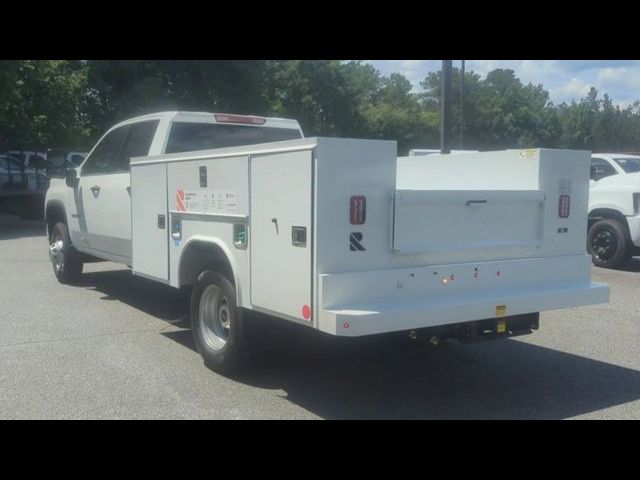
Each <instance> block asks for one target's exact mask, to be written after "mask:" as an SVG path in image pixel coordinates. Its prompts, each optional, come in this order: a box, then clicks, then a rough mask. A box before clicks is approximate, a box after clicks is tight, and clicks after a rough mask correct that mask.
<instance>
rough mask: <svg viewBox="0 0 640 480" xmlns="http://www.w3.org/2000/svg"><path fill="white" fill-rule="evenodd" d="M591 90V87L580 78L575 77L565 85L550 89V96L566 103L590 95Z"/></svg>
mask: <svg viewBox="0 0 640 480" xmlns="http://www.w3.org/2000/svg"><path fill="white" fill-rule="evenodd" d="M590 89H591V85H589V84H587V83H585V82H584V81H583V80H581V79H579V78H576V77H573V78H572V79H571V80H569V82H567V83H566V84H565V85H562V86H561V87H558V88H551V89H549V95H550V96H551V98H554V99H555V100H556V101H558V102H564V101H570V100H574V99H578V98H582V97H584V96H585V95H586V94H587V93H589V90H590Z"/></svg>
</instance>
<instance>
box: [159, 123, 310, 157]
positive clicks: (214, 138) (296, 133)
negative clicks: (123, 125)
mask: <svg viewBox="0 0 640 480" xmlns="http://www.w3.org/2000/svg"><path fill="white" fill-rule="evenodd" d="M299 138H302V134H301V133H300V130H298V129H297V128H281V127H263V126H255V125H230V124H222V123H195V122H187V121H175V122H173V123H172V124H171V130H170V133H169V139H168V141H167V146H166V149H165V153H180V152H191V151H196V150H209V149H213V148H226V147H238V146H242V145H256V144H260V143H270V142H279V141H283V140H294V139H299Z"/></svg>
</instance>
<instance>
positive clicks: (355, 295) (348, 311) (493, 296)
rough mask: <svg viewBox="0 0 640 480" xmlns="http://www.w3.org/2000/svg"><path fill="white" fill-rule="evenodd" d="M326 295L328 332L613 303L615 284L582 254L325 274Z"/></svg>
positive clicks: (324, 326)
mask: <svg viewBox="0 0 640 480" xmlns="http://www.w3.org/2000/svg"><path fill="white" fill-rule="evenodd" d="M585 264H586V267H587V268H585ZM476 269H478V270H476ZM434 272H435V273H434ZM451 272H453V273H451ZM498 272H500V273H499V274H498ZM475 273H479V275H477V276H475ZM412 275H413V276H412ZM452 276H453V280H451V277H452ZM445 277H446V278H447V279H448V281H447V282H446V283H445V282H443V279H444V278H445ZM483 277H487V279H486V280H485V281H483V280H482V279H481V278H483ZM345 291H347V292H350V294H349V295H345V294H344V292H345ZM347 298H350V299H351V300H350V301H341V299H342V300H346V299H347ZM320 301H321V305H323V308H322V309H321V310H320V314H319V328H320V330H322V331H324V332H327V333H330V334H333V335H340V336H362V335H371V334H376V333H386V332H394V331H402V330H413V329H419V328H426V327H434V326H442V325H449V324H454V323H462V322H471V321H475V320H483V319H488V318H495V317H500V316H513V315H521V314H527V313H534V312H541V311H546V310H556V309H561V308H568V307H577V306H582V305H593V304H599V303H607V302H608V301H609V287H608V286H607V285H605V284H601V283H591V282H590V260H589V257H588V256H586V255H580V256H576V257H558V258H555V259H553V258H552V259H525V260H511V261H505V262H484V263H478V264H462V265H444V266H438V267H421V268H418V269H405V268H403V269H394V270H382V271H373V272H371V271H370V272H355V273H342V274H335V275H321V276H320Z"/></svg>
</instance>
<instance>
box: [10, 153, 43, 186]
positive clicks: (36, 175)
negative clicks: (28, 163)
mask: <svg viewBox="0 0 640 480" xmlns="http://www.w3.org/2000/svg"><path fill="white" fill-rule="evenodd" d="M46 186H47V178H46V175H45V174H44V172H43V171H37V170H35V169H33V168H25V166H24V164H23V163H22V161H20V160H19V159H17V158H15V157H12V156H11V155H0V189H2V190H4V191H18V190H39V189H42V190H44V189H45V188H46Z"/></svg>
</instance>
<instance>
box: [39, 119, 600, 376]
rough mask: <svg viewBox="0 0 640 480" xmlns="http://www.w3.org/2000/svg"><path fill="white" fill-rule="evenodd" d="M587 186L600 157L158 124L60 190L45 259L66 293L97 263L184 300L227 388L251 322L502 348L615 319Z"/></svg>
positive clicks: (105, 147)
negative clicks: (571, 319)
mask: <svg viewBox="0 0 640 480" xmlns="http://www.w3.org/2000/svg"><path fill="white" fill-rule="evenodd" d="M588 182H589V154H588V152H578V151H568V150H547V149H531V150H512V151H504V152H483V153H469V154H465V155H428V156H412V157H406V158H397V144H396V142H394V141H382V140H360V139H345V138H322V137H318V138H315V137H314V138H303V135H302V132H301V130H300V126H299V125H298V123H297V122H296V121H294V120H285V119H274V118H262V117H253V116H239V115H227V114H208V113H198V114H193V113H175V112H173V113H161V114H156V115H149V116H145V117H140V118H136V119H133V120H129V121H126V122H123V123H121V124H118V125H117V126H115V127H114V128H112V129H111V130H109V132H107V134H106V135H105V136H104V137H103V138H102V139H101V140H100V141H99V142H98V144H97V145H96V147H94V149H93V150H92V151H91V152H90V153H89V156H88V157H87V159H86V160H85V162H84V163H83V164H82V165H81V166H80V168H79V169H78V171H77V172H76V171H74V170H69V174H68V175H67V177H66V179H64V180H63V179H55V180H53V181H52V182H51V187H50V189H49V192H48V193H47V198H46V219H47V230H48V233H49V252H50V257H51V260H52V264H53V270H54V273H55V275H56V277H57V278H58V280H59V281H61V282H63V283H72V282H73V281H74V280H76V279H77V278H78V276H79V275H80V274H81V272H82V268H83V262H85V261H87V260H88V259H90V258H93V257H97V258H98V259H102V260H113V261H116V262H120V263H123V264H126V265H128V266H130V267H131V269H132V272H133V273H134V274H135V275H137V276H141V277H145V278H148V279H151V280H154V281H157V282H161V283H164V284H166V285H169V286H171V287H174V288H177V289H185V290H186V291H190V292H191V305H190V316H191V325H192V333H193V338H194V343H195V345H196V347H197V349H198V351H199V353H200V354H201V355H202V357H203V359H204V363H205V364H206V365H207V366H208V367H210V368H212V369H214V370H217V371H228V370H230V369H234V368H237V367H239V366H241V365H244V364H245V360H246V359H247V355H248V354H250V349H249V348H248V345H249V344H248V343H247V331H248V329H250V325H251V323H250V322H249V321H248V317H247V316H245V313H246V312H247V311H254V312H259V313H261V314H266V315H270V316H273V317H277V318H279V319H281V320H283V321H290V322H294V323H298V324H300V325H304V326H306V327H308V328H312V329H315V330H318V331H321V332H324V333H327V334H330V335H335V336H344V337H360V336H365V335H374V334H388V333H402V334H408V336H407V337H409V338H415V337H423V338H426V339H429V340H430V341H431V343H434V344H437V343H439V341H440V340H441V339H445V338H457V339H459V340H461V341H465V342H466V341H477V340H484V339H492V338H493V339H495V338H505V337H509V336H514V335H522V334H528V333H532V330H535V329H537V328H538V326H539V314H540V312H541V311H546V310H551V309H559V308H567V307H573V306H579V305H589V304H595V303H604V302H607V301H608V298H609V288H608V287H607V286H606V285H604V284H600V283H593V282H591V261H590V257H589V256H588V255H587V254H586V253H585V242H586V234H585V232H586V226H587V214H586V212H587V202H588V189H589V183H588Z"/></svg>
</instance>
